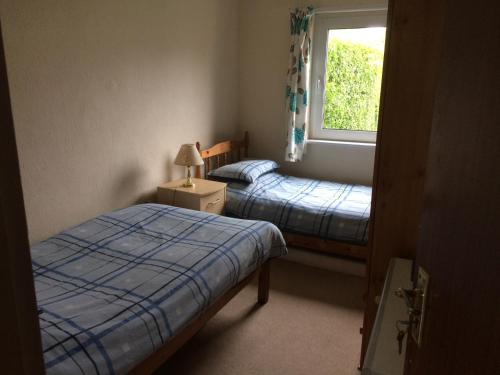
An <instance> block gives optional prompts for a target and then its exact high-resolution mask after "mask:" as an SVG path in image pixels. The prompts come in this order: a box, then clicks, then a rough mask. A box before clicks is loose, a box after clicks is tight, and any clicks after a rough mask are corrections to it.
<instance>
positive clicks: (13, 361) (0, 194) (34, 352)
mask: <svg viewBox="0 0 500 375" xmlns="http://www.w3.org/2000/svg"><path fill="white" fill-rule="evenodd" d="M0 154H1V157H0V213H1V216H0V253H1V259H2V261H1V262H0V293H1V295H2V305H3V307H4V308H2V309H1V313H0V320H1V322H2V323H1V329H0V335H1V337H2V338H3V340H4V345H3V349H2V351H1V352H2V357H1V359H2V373H4V374H30V375H31V374H34V375H37V374H44V373H45V369H44V363H43V356H42V344H41V339H40V327H39V322H38V314H37V305H36V299H35V288H34V282H33V270H32V266H31V254H30V246H29V241H28V228H27V224H26V215H25V211H24V201H23V192H22V186H21V176H20V171H19V161H18V156H17V147H16V139H15V132H14V122H13V118H12V111H11V103H10V95H9V87H8V83H7V71H6V66H5V55H4V49H3V39H2V35H1V27H0Z"/></svg>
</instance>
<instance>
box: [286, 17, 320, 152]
mask: <svg viewBox="0 0 500 375" xmlns="http://www.w3.org/2000/svg"><path fill="white" fill-rule="evenodd" d="M313 18H314V15H313V8H312V7H307V8H304V9H296V10H295V11H294V12H293V13H291V15H290V34H291V38H290V39H291V44H290V58H289V63H288V73H287V87H286V110H287V136H286V138H287V139H286V141H287V142H286V153H285V160H286V161H291V162H296V161H300V160H302V155H303V154H304V152H305V145H306V141H307V128H308V125H309V111H308V108H307V106H308V97H309V76H310V71H311V64H310V59H309V56H310V53H311V39H312V24H313Z"/></svg>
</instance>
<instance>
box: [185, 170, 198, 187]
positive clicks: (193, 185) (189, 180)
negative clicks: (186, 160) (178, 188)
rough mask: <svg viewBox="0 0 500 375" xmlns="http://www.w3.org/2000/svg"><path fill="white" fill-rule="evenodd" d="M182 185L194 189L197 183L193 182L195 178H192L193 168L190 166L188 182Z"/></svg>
mask: <svg viewBox="0 0 500 375" xmlns="http://www.w3.org/2000/svg"><path fill="white" fill-rule="evenodd" d="M182 187H185V188H193V189H194V187H195V184H194V183H193V180H192V178H191V170H190V168H189V167H188V175H187V179H186V182H184V184H182Z"/></svg>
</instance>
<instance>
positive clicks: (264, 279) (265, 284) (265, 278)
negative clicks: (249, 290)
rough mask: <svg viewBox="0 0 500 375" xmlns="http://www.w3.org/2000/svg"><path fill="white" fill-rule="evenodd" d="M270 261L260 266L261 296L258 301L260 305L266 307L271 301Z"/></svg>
mask: <svg viewBox="0 0 500 375" xmlns="http://www.w3.org/2000/svg"><path fill="white" fill-rule="evenodd" d="M269 263H270V261H269V260H268V261H266V262H265V263H264V264H262V265H261V266H260V271H259V296H258V298H257V301H258V302H259V305H265V304H266V303H267V301H268V300H269V275H270V270H271V268H270V264H269Z"/></svg>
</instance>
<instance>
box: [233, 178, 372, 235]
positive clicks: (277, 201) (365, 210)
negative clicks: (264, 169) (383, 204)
mask: <svg viewBox="0 0 500 375" xmlns="http://www.w3.org/2000/svg"><path fill="white" fill-rule="evenodd" d="M227 192H228V193H227V195H228V202H227V204H226V214H227V215H229V216H233V217H238V218H244V219H254V220H266V221H269V222H271V223H274V224H275V225H277V226H278V227H279V228H280V229H281V230H286V231H290V232H295V233H299V234H306V235H313V236H317V237H321V238H326V239H331V240H337V241H342V242H349V243H354V244H360V245H364V244H366V243H367V241H368V222H369V218H370V204H371V193H372V189H371V187H368V186H362V185H348V184H340V183H335V182H329V181H320V180H312V179H307V178H298V177H291V176H285V175H282V174H279V173H276V172H272V173H268V174H265V175H262V176H261V177H259V179H258V180H257V181H256V182H254V183H252V184H245V183H241V182H231V183H230V184H229V185H228V189H227Z"/></svg>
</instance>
